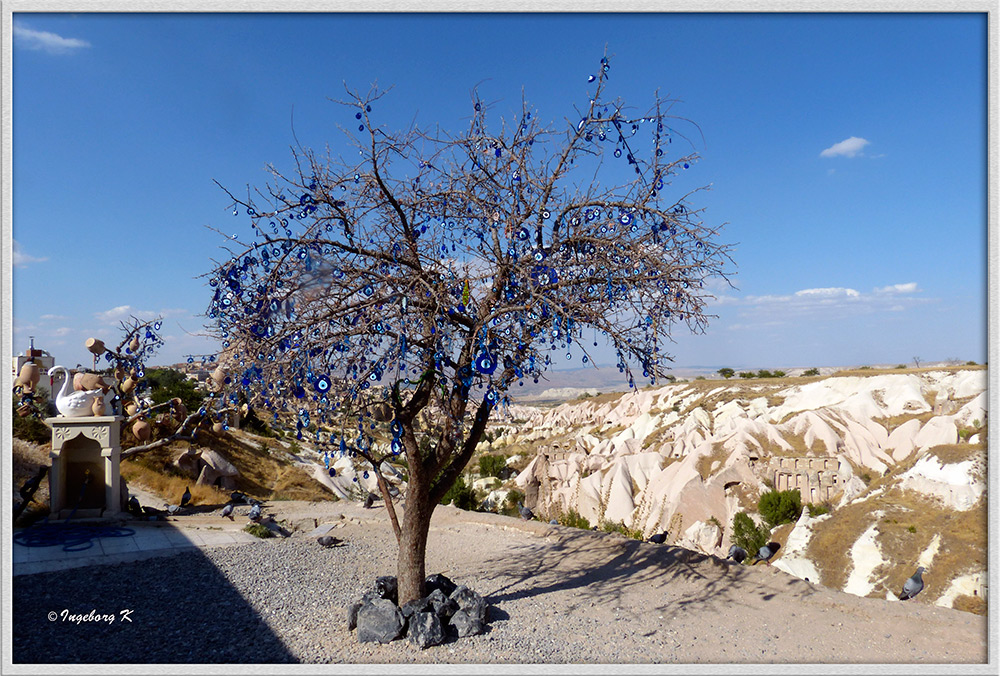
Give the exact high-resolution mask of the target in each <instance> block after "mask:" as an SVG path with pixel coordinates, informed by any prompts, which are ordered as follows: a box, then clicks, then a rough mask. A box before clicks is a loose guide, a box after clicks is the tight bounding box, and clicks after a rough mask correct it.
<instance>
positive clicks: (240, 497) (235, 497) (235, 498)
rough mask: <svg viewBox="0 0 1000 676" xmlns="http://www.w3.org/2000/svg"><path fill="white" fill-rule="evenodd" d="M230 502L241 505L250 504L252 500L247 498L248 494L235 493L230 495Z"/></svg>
mask: <svg viewBox="0 0 1000 676" xmlns="http://www.w3.org/2000/svg"><path fill="white" fill-rule="evenodd" d="M229 500H230V501H231V502H240V503H248V504H249V502H250V498H248V497H247V494H246V493H241V492H240V491H233V492H232V493H230V494H229Z"/></svg>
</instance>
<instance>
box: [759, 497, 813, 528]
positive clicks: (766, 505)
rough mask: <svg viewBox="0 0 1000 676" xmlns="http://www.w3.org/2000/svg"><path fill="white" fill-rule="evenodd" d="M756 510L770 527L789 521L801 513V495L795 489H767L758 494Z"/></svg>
mask: <svg viewBox="0 0 1000 676" xmlns="http://www.w3.org/2000/svg"><path fill="white" fill-rule="evenodd" d="M757 511H759V512H760V515H761V516H762V517H764V521H765V522H766V523H767V524H768V525H769V526H771V528H774V527H775V526H780V525H781V524H783V523H791V522H792V521H795V520H796V519H798V518H799V515H800V514H802V497H801V496H800V495H799V492H798V491H797V490H790V491H769V492H767V493H764V495H762V496H760V503H759V504H758V505H757Z"/></svg>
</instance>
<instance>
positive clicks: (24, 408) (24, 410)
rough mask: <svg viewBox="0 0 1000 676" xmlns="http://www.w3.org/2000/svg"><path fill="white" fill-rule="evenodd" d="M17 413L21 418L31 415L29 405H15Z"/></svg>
mask: <svg viewBox="0 0 1000 676" xmlns="http://www.w3.org/2000/svg"><path fill="white" fill-rule="evenodd" d="M17 414H18V415H19V416H21V417H22V418H27V417H28V416H29V415H31V405H30V404H21V405H20V406H18V407H17Z"/></svg>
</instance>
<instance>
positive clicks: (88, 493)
mask: <svg viewBox="0 0 1000 676" xmlns="http://www.w3.org/2000/svg"><path fill="white" fill-rule="evenodd" d="M122 419H123V418H122V416H117V415H104V416H87V417H71V418H70V417H64V416H59V417H55V418H48V419H47V420H46V421H45V422H46V423H48V425H49V426H50V427H51V428H52V450H51V451H50V452H49V458H50V460H51V461H52V469H51V470H50V471H49V500H50V504H49V513H50V514H51V515H52V517H53V518H58V519H65V518H68V517H69V516H70V514H73V517H74V518H81V517H82V518H94V517H111V518H114V517H117V516H118V515H119V514H121V512H122V483H121V439H120V430H121V421H122ZM74 509H75V510H76V511H75V512H74V511H73V510H74Z"/></svg>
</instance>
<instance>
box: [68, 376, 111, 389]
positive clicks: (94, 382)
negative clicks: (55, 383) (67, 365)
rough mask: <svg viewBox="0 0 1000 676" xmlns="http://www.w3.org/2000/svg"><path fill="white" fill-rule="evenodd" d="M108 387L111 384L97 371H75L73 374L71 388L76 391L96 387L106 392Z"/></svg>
mask: <svg viewBox="0 0 1000 676" xmlns="http://www.w3.org/2000/svg"><path fill="white" fill-rule="evenodd" d="M109 387H111V386H110V385H108V384H107V383H106V382H105V381H104V378H103V377H102V376H101V375H100V374H97V373H77V374H75V375H74V376H73V389H74V390H77V391H78V392H85V391H87V390H97V389H99V390H101V391H102V392H107V391H108V388H109Z"/></svg>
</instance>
